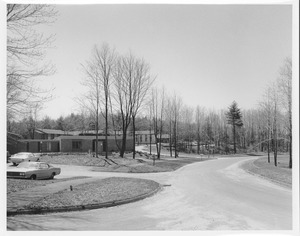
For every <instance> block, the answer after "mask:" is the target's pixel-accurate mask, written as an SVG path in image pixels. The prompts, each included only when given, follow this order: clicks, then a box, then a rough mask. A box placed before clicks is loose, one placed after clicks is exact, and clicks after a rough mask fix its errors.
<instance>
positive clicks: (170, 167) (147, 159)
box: [40, 153, 212, 173]
mask: <svg viewBox="0 0 300 236" xmlns="http://www.w3.org/2000/svg"><path fill="white" fill-rule="evenodd" d="M152 158H153V156H151V155H148V154H143V153H138V154H137V155H136V158H135V159H133V157H132V154H126V156H125V157H124V158H121V157H118V156H109V158H108V159H105V158H104V157H103V156H99V157H98V158H96V157H92V156H90V155H88V154H77V155H75V154H70V155H56V156H51V155H43V156H41V158H40V160H41V161H44V162H47V163H50V164H57V165H59V164H62V165H79V166H93V167H95V168H94V171H103V172H107V171H109V172H124V173H152V172H166V171H174V170H177V169H178V168H180V167H182V166H184V165H187V164H191V163H194V162H200V161H206V160H211V159H212V158H211V157H210V158H208V157H202V158H196V157H178V158H165V157H161V159H160V160H158V159H155V164H154V165H153V159H152Z"/></svg>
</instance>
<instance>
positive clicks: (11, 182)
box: [6, 176, 87, 194]
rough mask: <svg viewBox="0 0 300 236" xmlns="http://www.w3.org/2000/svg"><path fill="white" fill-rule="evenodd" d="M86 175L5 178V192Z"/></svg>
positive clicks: (8, 192)
mask: <svg viewBox="0 0 300 236" xmlns="http://www.w3.org/2000/svg"><path fill="white" fill-rule="evenodd" d="M82 178H87V177H83V176H82V177H81V176H80V177H73V178H65V179H51V180H35V181H33V180H30V179H10V178H7V180H6V187H7V194H10V193H14V192H19V191H22V190H25V189H29V188H33V187H38V186H45V185H48V184H53V183H58V182H62V181H68V180H73V179H82Z"/></svg>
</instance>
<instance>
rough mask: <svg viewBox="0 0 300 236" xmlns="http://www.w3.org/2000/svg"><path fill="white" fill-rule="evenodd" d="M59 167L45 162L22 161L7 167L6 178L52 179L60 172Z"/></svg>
mask: <svg viewBox="0 0 300 236" xmlns="http://www.w3.org/2000/svg"><path fill="white" fill-rule="evenodd" d="M60 171H61V170H60V168H58V167H54V166H52V165H50V164H48V163H45V162H22V163H20V164H19V165H18V166H17V167H14V168H13V167H11V168H8V169H7V171H6V173H7V178H21V179H53V178H54V176H55V175H59V174H60Z"/></svg>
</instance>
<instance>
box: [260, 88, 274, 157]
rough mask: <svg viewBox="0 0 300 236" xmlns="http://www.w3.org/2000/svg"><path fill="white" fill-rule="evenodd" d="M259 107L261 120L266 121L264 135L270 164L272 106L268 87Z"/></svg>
mask: <svg viewBox="0 0 300 236" xmlns="http://www.w3.org/2000/svg"><path fill="white" fill-rule="evenodd" d="M260 107H261V108H262V113H263V119H264V120H266V122H265V123H266V125H265V129H266V133H267V137H266V138H267V140H266V142H267V152H268V163H270V151H271V150H270V147H271V132H272V124H271V115H272V105H271V88H270V87H268V88H267V89H266V91H265V94H264V95H263V101H261V102H260Z"/></svg>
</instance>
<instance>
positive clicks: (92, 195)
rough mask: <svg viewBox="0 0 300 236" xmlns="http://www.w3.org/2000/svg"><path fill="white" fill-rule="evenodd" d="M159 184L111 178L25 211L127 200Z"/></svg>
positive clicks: (63, 194) (55, 195) (66, 193)
mask: <svg viewBox="0 0 300 236" xmlns="http://www.w3.org/2000/svg"><path fill="white" fill-rule="evenodd" d="M159 186H160V185H159V184H158V183H156V182H154V181H152V180H146V179H135V178H119V177H111V178H106V179H103V180H100V181H96V182H92V183H88V184H82V185H77V186H75V187H74V188H73V191H70V190H64V191H60V192H57V193H54V194H51V195H49V196H47V197H45V198H43V199H40V200H39V201H35V202H33V203H31V204H30V205H28V206H26V207H25V209H49V208H60V207H71V206H86V205H90V204H101V203H107V202H114V201H120V200H126V199H130V198H133V197H137V196H141V195H144V194H148V193H151V192H153V191H155V190H157V189H158V188H159Z"/></svg>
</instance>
